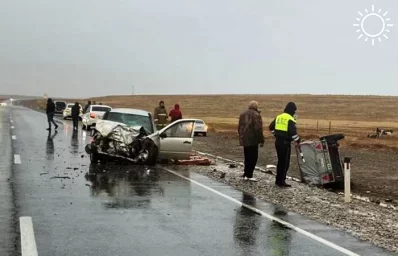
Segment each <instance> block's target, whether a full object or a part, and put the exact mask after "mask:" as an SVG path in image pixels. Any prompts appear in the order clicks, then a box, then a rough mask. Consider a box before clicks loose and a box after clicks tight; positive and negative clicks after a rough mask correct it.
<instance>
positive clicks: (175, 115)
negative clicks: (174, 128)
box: [169, 104, 182, 123]
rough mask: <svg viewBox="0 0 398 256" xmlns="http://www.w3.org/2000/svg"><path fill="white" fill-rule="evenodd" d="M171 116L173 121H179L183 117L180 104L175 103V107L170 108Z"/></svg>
mask: <svg viewBox="0 0 398 256" xmlns="http://www.w3.org/2000/svg"><path fill="white" fill-rule="evenodd" d="M169 116H170V117H171V121H170V122H171V123H172V122H174V121H177V120H179V119H182V113H181V110H180V105H178V104H175V105H174V109H172V110H170V113H169Z"/></svg>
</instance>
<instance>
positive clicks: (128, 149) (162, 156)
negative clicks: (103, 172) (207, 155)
mask: <svg viewBox="0 0 398 256" xmlns="http://www.w3.org/2000/svg"><path fill="white" fill-rule="evenodd" d="M195 121H196V120H195V119H180V120H177V121H175V122H173V123H171V124H169V125H167V126H166V127H164V128H163V129H161V130H157V129H156V126H155V124H154V120H153V118H152V115H151V113H150V112H147V111H144V110H139V109H128V108H116V109H112V110H111V111H108V112H106V113H105V114H104V116H103V118H102V120H98V121H97V125H96V127H95V128H94V132H93V136H94V142H93V143H92V144H91V149H90V153H89V154H90V159H91V161H92V162H96V161H98V160H99V159H101V158H102V156H104V155H107V156H109V155H112V156H113V157H118V156H117V155H115V154H108V153H106V152H104V151H106V150H105V148H106V149H107V150H108V151H109V148H110V150H111V151H112V152H115V151H116V150H120V149H121V150H122V151H123V152H122V154H124V155H129V156H130V158H132V157H133V156H134V154H133V153H132V152H133V151H134V148H133V146H130V145H133V144H137V143H136V142H137V141H140V143H141V142H142V144H145V145H148V148H141V149H140V151H139V152H137V155H138V154H141V153H142V152H144V151H146V155H145V154H144V155H145V160H144V162H145V163H146V164H156V162H157V160H169V159H173V160H184V159H189V158H190V157H191V153H192V143H193V135H194V125H195ZM112 132H114V134H113V135H111V136H109V134H112ZM140 133H141V135H140ZM142 133H144V134H142ZM106 136H108V138H109V137H112V138H114V139H113V140H117V142H116V143H114V141H109V139H108V140H104V141H107V143H108V145H104V144H101V145H103V146H98V145H100V144H97V145H96V143H95V140H96V139H98V138H100V139H102V138H101V137H106ZM148 139H149V140H151V142H150V143H148ZM128 140H132V141H130V142H129V143H130V145H126V143H123V142H124V141H128ZM122 141H123V142H122ZM121 142H122V143H121ZM153 143H154V144H155V145H156V147H153V146H152V145H151V144H153ZM145 145H144V146H143V147H145ZM101 155H102V156H101Z"/></svg>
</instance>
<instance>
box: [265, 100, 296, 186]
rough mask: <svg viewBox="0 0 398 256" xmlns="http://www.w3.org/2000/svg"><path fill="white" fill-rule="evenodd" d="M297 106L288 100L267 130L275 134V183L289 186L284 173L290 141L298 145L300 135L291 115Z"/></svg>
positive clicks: (288, 162)
mask: <svg viewBox="0 0 398 256" xmlns="http://www.w3.org/2000/svg"><path fill="white" fill-rule="evenodd" d="M296 110H297V107H296V104H295V103H294V102H289V103H288V104H287V105H286V107H285V110H284V111H283V113H282V114H280V115H278V116H277V117H276V118H275V119H274V120H273V121H272V122H271V124H270V125H269V130H270V131H271V133H272V134H273V135H274V136H275V138H276V139H275V149H276V153H277V155H278V164H277V168H276V170H277V174H276V180H275V185H277V186H279V187H291V185H289V184H287V183H286V174H287V171H288V170H289V165H290V154H291V142H292V141H295V142H296V145H297V146H299V145H300V136H299V135H298V134H297V131H296V120H295V118H294V117H293V116H294V114H295V113H296Z"/></svg>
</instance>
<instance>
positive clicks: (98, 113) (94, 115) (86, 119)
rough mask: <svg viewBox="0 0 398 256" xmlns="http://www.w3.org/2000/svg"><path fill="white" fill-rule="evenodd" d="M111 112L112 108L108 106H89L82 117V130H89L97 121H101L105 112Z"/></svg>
mask: <svg viewBox="0 0 398 256" xmlns="http://www.w3.org/2000/svg"><path fill="white" fill-rule="evenodd" d="M111 110H112V108H111V107H109V106H105V105H91V106H90V107H89V108H88V109H87V112H86V113H84V114H83V117H82V125H83V130H90V129H91V127H93V126H95V125H96V123H97V121H98V120H100V119H102V117H103V116H104V114H105V113H106V112H108V111H111Z"/></svg>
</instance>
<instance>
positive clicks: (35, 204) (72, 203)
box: [0, 108, 393, 256]
mask: <svg viewBox="0 0 398 256" xmlns="http://www.w3.org/2000/svg"><path fill="white" fill-rule="evenodd" d="M10 113H11V114H12V120H13V123H10ZM63 123H64V124H63V125H60V127H59V128H58V132H54V131H53V132H52V133H48V132H47V131H46V130H45V129H46V128H47V126H46V125H47V123H46V118H45V116H44V115H43V114H41V113H38V112H35V111H32V110H27V109H23V108H2V109H0V142H1V145H2V146H1V148H0V153H1V154H0V157H1V162H0V182H1V185H0V201H1V202H2V203H1V204H0V229H1V231H2V232H1V234H0V251H1V252H2V253H1V255H20V253H19V251H20V250H21V248H20V246H19V244H20V237H21V236H23V235H24V234H21V233H20V232H19V221H18V220H19V217H21V216H29V217H32V220H33V229H34V235H35V239H34V241H35V243H36V245H37V250H38V254H39V255H40V256H54V255H56V256H63V255H70V256H73V255H76V256H77V255H79V256H81V255H86V256H91V255H95V256H102V255H184V256H187V255H242V256H250V255H271V256H274V255H275V256H284V255H298V256H300V255H325V256H327V255H330V256H332V255H333V256H334V255H347V254H344V253H341V252H339V251H337V250H335V249H333V248H331V247H329V246H326V245H324V244H322V243H320V242H319V241H316V240H314V239H312V238H309V237H308V236H305V235H303V234H301V233H298V232H296V231H294V230H292V229H289V228H286V227H284V226H283V225H281V224H278V223H277V222H273V221H270V220H269V219H267V218H265V217H263V216H260V215H259V214H256V213H254V212H253V211H251V210H249V209H247V208H245V207H241V206H239V205H237V204H236V203H234V202H233V201H231V200H228V198H224V197H221V196H220V195H218V194H216V193H214V192H212V191H209V190H207V189H205V188H203V187H201V186H198V185H197V184H193V183H192V182H190V181H188V180H186V179H183V178H181V177H179V176H177V175H175V174H173V173H171V172H169V171H167V170H166V169H164V168H162V167H160V166H159V167H156V168H151V169H147V168H145V167H135V166H129V165H118V164H111V163H110V164H107V165H90V161H89V158H88V157H87V155H86V154H85V152H84V146H85V145H86V144H87V143H88V142H89V140H90V139H91V137H90V136H88V135H86V133H85V132H84V131H82V130H79V131H78V132H77V133H73V132H72V129H71V123H70V122H69V121H63ZM11 126H15V129H11ZM12 135H14V136H16V138H15V140H12V139H11V136H12ZM14 154H18V155H20V157H21V163H20V164H15V163H14V156H13V155H14ZM178 173H179V174H180V175H182V176H184V177H187V178H189V179H192V180H194V181H197V182H199V183H201V184H204V185H205V186H208V187H210V188H212V189H215V190H217V191H219V192H221V193H223V194H224V195H227V196H228V197H230V198H233V199H237V200H239V201H242V202H244V203H246V204H248V205H253V206H255V207H257V208H258V209H261V210H262V211H264V212H266V213H268V214H271V215H272V216H277V217H278V218H280V219H283V220H285V221H288V222H289V223H292V224H293V225H295V226H298V227H300V228H303V229H305V230H307V231H309V232H311V233H313V234H315V235H316V236H319V237H323V238H325V239H327V240H328V241H331V242H332V243H334V244H337V245H340V246H342V247H344V248H346V249H348V250H350V251H353V252H356V253H357V254H359V255H393V254H388V253H386V252H385V251H383V250H381V249H378V248H376V247H373V246H370V245H368V244H365V243H361V242H359V241H357V240H356V239H354V238H352V237H351V236H349V235H347V234H345V233H342V232H337V231H334V230H332V229H330V228H328V227H325V226H322V225H319V224H317V223H315V222H312V221H309V220H307V219H306V218H304V217H301V216H299V215H296V214H293V213H288V212H285V211H284V210H283V209H279V208H278V207H275V206H273V205H269V204H266V203H264V202H257V201H256V200H255V199H254V198H253V197H251V196H250V195H246V194H242V193H241V192H239V191H236V190H233V189H232V188H230V187H228V186H225V185H223V184H220V183H217V182H214V181H212V180H210V179H208V178H206V177H203V176H201V175H199V174H196V173H194V172H190V171H189V170H185V171H179V172H178ZM3 202H4V203H3Z"/></svg>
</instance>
